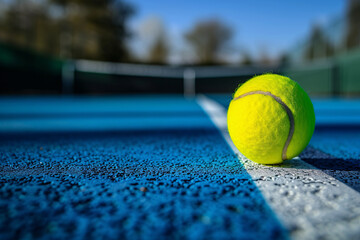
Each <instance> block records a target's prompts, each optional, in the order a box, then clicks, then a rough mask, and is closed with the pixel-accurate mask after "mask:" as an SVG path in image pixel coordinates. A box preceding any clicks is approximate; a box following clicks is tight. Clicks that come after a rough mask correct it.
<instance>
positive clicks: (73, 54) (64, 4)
mask: <svg viewBox="0 0 360 240" xmlns="http://www.w3.org/2000/svg"><path fill="white" fill-rule="evenodd" d="M133 12H134V11H133V8H132V7H130V6H129V5H127V4H125V3H124V2H123V1H121V0H92V1H86V0H43V1H32V0H15V1H13V2H9V3H8V4H7V9H6V10H4V14H3V16H2V17H1V16H0V29H1V30H0V40H2V41H5V42H8V43H12V44H16V45H20V46H25V47H28V48H31V49H34V50H37V51H40V52H44V53H48V54H51V55H55V56H61V57H67V58H86V59H97V60H106V61H124V60H126V59H128V56H129V52H128V51H127V48H126V46H125V45H126V44H125V41H126V38H127V37H128V36H129V32H128V29H127V25H126V23H127V20H128V19H129V17H130V16H131V15H132V14H133Z"/></svg>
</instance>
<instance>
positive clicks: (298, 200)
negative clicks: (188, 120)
mask: <svg viewBox="0 0 360 240" xmlns="http://www.w3.org/2000/svg"><path fill="white" fill-rule="evenodd" d="M197 102H198V104H199V105H200V106H201V107H202V108H203V109H204V111H205V112H206V113H207V114H208V116H209V117H210V119H211V120H212V121H213V123H214V124H215V125H216V127H217V128H218V129H219V130H220V132H221V134H222V136H223V137H224V139H225V140H226V142H227V143H228V144H229V146H230V147H231V149H232V150H233V151H234V153H235V154H236V155H237V156H238V158H239V160H240V162H241V163H242V164H243V165H244V167H245V168H246V170H247V172H248V173H249V174H250V175H251V177H252V178H253V180H254V182H255V184H256V185H257V187H258V188H259V189H260V191H261V192H262V194H263V196H264V197H265V199H266V201H267V203H268V204H269V205H270V207H271V208H272V209H273V211H274V212H275V213H276V215H277V216H278V217H279V219H280V221H281V222H282V224H283V225H284V226H285V227H286V228H287V229H288V230H289V233H290V236H291V237H292V238H293V239H360V194H359V192H357V191H355V190H353V189H352V188H350V187H348V186H347V185H345V184H343V183H341V182H340V181H338V180H336V179H335V178H333V177H331V176H329V175H327V174H326V173H324V172H323V171H321V170H319V169H317V168H315V167H314V166H312V165H310V164H308V163H306V162H304V161H302V160H301V159H300V158H294V159H292V160H288V161H285V163H284V164H282V165H280V166H276V167H275V166H274V167H271V166H264V165H260V164H256V163H254V162H252V161H250V160H248V159H247V158H246V157H244V156H243V155H242V154H241V153H240V152H239V151H238V150H237V149H236V147H235V146H234V144H233V143H232V141H231V139H230V136H229V134H228V131H227V123H226V122H227V121H226V109H225V108H224V107H223V106H221V105H220V104H219V103H217V102H215V101H213V100H211V99H209V98H207V97H205V96H203V95H201V96H199V97H198V98H197Z"/></svg>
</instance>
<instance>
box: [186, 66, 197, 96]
mask: <svg viewBox="0 0 360 240" xmlns="http://www.w3.org/2000/svg"><path fill="white" fill-rule="evenodd" d="M183 77H184V97H186V98H194V97H195V94H196V92H195V79H196V72H195V70H194V69H192V68H186V69H185V70H184V73H183Z"/></svg>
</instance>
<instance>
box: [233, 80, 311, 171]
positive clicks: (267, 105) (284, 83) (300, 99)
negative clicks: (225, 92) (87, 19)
mask: <svg viewBox="0 0 360 240" xmlns="http://www.w3.org/2000/svg"><path fill="white" fill-rule="evenodd" d="M227 123H228V131H229V134H230V137H231V139H232V141H233V143H234V145H235V146H236V147H237V149H238V150H239V151H240V152H241V153H242V154H243V155H244V156H245V157H247V158H248V159H250V160H252V161H254V162H257V163H261V164H279V163H282V162H283V161H284V160H287V159H292V158H294V157H296V156H297V155H299V154H300V153H301V152H302V151H303V150H304V149H305V147H306V146H307V145H308V143H309V141H310V139H311V136H312V134H313V132H314V128H315V113H314V108H313V105H312V102H311V100H310V98H309V96H308V95H307V93H306V92H305V91H304V90H303V89H302V88H301V87H300V85H299V84H298V83H296V82H295V81H293V80H291V79H290V78H288V77H285V76H281V75H277V74H263V75H260V76H255V77H253V78H252V79H250V80H248V81H247V82H245V83H244V84H242V85H241V86H240V87H239V88H238V89H237V90H236V92H235V94H234V96H233V99H232V101H231V102H230V105H229V108H228V112H227Z"/></svg>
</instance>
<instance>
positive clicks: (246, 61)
mask: <svg viewBox="0 0 360 240" xmlns="http://www.w3.org/2000/svg"><path fill="white" fill-rule="evenodd" d="M252 64H253V60H252V58H251V56H250V54H249V53H248V52H246V51H244V52H243V53H242V55H241V60H240V65H246V66H248V65H252Z"/></svg>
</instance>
